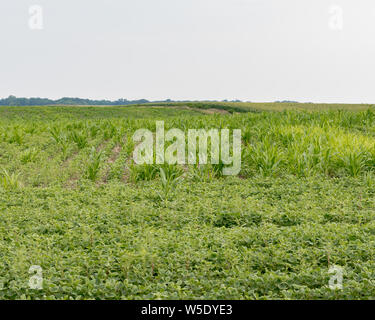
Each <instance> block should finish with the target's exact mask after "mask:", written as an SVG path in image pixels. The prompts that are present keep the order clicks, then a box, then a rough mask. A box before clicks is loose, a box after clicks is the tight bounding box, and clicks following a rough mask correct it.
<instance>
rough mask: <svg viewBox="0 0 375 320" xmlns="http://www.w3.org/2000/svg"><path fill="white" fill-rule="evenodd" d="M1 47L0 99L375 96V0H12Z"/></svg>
mask: <svg viewBox="0 0 375 320" xmlns="http://www.w3.org/2000/svg"><path fill="white" fill-rule="evenodd" d="M35 4H37V5H41V6H42V8H43V18H44V19H43V23H44V28H43V30H31V29H30V28H29V25H28V24H29V18H30V15H29V6H30V5H35ZM333 5H336V6H337V5H338V6H339V7H340V8H341V9H342V13H343V15H342V17H343V19H342V21H343V28H340V23H339V24H334V26H336V27H334V28H332V27H330V23H331V24H332V21H340V15H339V14H338V11H335V12H331V13H330V8H331V6H333ZM337 17H338V20H337V19H336V20H334V19H335V18H337ZM0 46H1V47H0V76H1V77H0V97H7V96H9V95H10V94H13V95H16V96H26V97H35V96H39V97H48V98H60V97H63V96H69V97H81V98H93V99H102V98H103V99H118V98H127V99H139V98H145V99H150V100H158V99H168V98H170V99H181V100H183V99H189V100H194V99H197V100H203V99H209V100H216V99H218V100H222V99H230V100H231V99H241V100H245V101H274V100H284V99H286V100H298V101H301V102H307V101H313V102H347V103H375V1H374V0H356V1H354V0H335V1H331V0H60V1H58V0H33V1H29V0H0Z"/></svg>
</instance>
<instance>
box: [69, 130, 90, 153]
mask: <svg viewBox="0 0 375 320" xmlns="http://www.w3.org/2000/svg"><path fill="white" fill-rule="evenodd" d="M70 139H71V140H72V141H73V142H74V143H75V144H76V145H77V147H78V149H84V148H86V147H87V146H88V144H89V143H88V137H87V134H86V133H84V132H83V131H82V132H78V131H72V132H71V133H70Z"/></svg>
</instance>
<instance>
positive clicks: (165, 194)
mask: <svg viewBox="0 0 375 320" xmlns="http://www.w3.org/2000/svg"><path fill="white" fill-rule="evenodd" d="M159 170H160V181H161V193H159V197H160V199H161V200H163V201H164V204H165V205H166V204H167V201H168V200H169V195H170V193H171V191H172V190H174V189H175V188H176V186H177V183H178V182H179V181H180V178H181V175H179V172H178V171H167V172H165V171H164V169H163V168H162V167H160V168H159Z"/></svg>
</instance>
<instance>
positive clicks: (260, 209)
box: [0, 103, 375, 299]
mask: <svg viewBox="0 0 375 320" xmlns="http://www.w3.org/2000/svg"><path fill="white" fill-rule="evenodd" d="M207 110H208V111H209V112H207ZM156 120H164V121H165V126H166V128H180V129H182V130H184V131H186V130H187V129H199V128H204V129H211V128H218V129H221V128H228V129H231V130H233V129H241V130H242V166H241V172H240V174H239V175H238V176H229V177H224V176H222V174H221V171H220V169H221V168H222V164H219V165H205V166H198V165H186V166H178V165H176V166H172V165H135V164H134V163H133V161H132V154H133V150H134V148H135V144H134V142H133V141H132V136H133V133H134V132H135V131H136V130H137V129H139V128H148V129H150V130H152V131H154V130H155V121H156ZM160 167H161V168H162V170H163V171H161V170H160ZM161 172H164V173H165V175H166V178H167V181H165V180H164V179H163V177H162V176H161ZM374 245H375V107H374V106H371V105H357V106H356V105H313V104H281V103H280V104H251V103H243V104H241V103H177V104H176V103H174V104H172V103H171V104H159V105H157V104H153V105H142V106H127V107H65V106H51V107H0V299H374V298H375V256H374V253H375V250H374ZM31 266H40V267H41V270H42V276H43V288H42V289H40V290H36V289H31V288H30V286H29V280H30V277H32V276H33V273H29V269H30V267H31ZM332 266H340V267H342V268H343V270H344V275H343V288H342V290H332V289H330V288H329V279H330V276H331V275H330V274H329V270H330V268H331V267H332Z"/></svg>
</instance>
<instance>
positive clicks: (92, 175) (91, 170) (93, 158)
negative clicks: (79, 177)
mask: <svg viewBox="0 0 375 320" xmlns="http://www.w3.org/2000/svg"><path fill="white" fill-rule="evenodd" d="M102 156H103V152H102V151H100V152H97V151H96V150H95V148H94V147H92V149H91V153H90V157H89V161H88V163H87V168H86V177H87V178H88V179H89V180H91V181H96V179H97V178H98V173H99V170H100V164H101V159H102Z"/></svg>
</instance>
